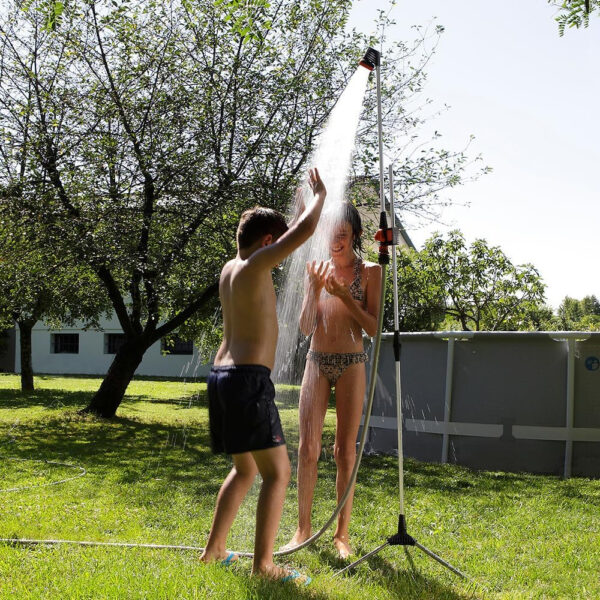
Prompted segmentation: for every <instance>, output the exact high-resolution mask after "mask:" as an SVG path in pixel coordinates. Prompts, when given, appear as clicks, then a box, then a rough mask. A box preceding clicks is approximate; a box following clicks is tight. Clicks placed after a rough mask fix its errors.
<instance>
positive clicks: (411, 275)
mask: <svg viewBox="0 0 600 600" xmlns="http://www.w3.org/2000/svg"><path fill="white" fill-rule="evenodd" d="M375 260H376V259H375ZM396 264H397V270H398V277H397V281H398V309H399V310H398V325H399V330H400V331H436V330H437V329H439V328H440V325H441V324H442V323H443V322H444V319H445V316H446V297H447V296H446V285H445V282H444V281H443V280H441V279H440V277H439V272H438V271H437V270H436V269H431V268H430V262H429V260H428V256H427V254H426V253H424V252H418V251H416V250H412V249H409V248H401V249H399V251H398V253H397V257H396ZM387 276H388V281H387V285H386V303H385V315H384V327H385V328H386V329H387V330H388V331H393V329H394V312H393V309H394V297H393V294H394V289H393V271H392V269H391V268H390V269H388V272H387Z"/></svg>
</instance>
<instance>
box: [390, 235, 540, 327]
mask: <svg viewBox="0 0 600 600" xmlns="http://www.w3.org/2000/svg"><path fill="white" fill-rule="evenodd" d="M398 282H399V285H398V289H399V294H398V300H399V306H400V323H401V329H403V330H407V329H408V330H417V331H418V330H423V329H427V330H435V329H439V328H444V329H446V328H454V326H455V325H454V324H456V325H458V328H460V329H462V330H465V331H468V330H475V331H480V330H488V331H498V330H523V329H539V328H541V327H544V326H545V325H546V324H547V323H548V318H549V314H550V316H551V311H549V309H547V307H544V305H543V300H544V289H545V286H544V284H543V283H542V280H541V278H540V276H539V274H538V272H537V271H536V269H535V268H534V267H533V266H532V265H520V266H515V265H513V264H512V263H511V262H510V260H509V259H508V257H507V256H506V255H505V254H504V253H503V252H502V250H501V249H500V248H499V247H497V246H489V245H488V244H487V242H486V241H485V240H475V241H474V242H473V243H472V244H471V246H470V247H467V244H466V242H465V239H464V236H463V235H462V234H461V233H460V232H459V231H452V232H450V233H449V234H448V237H447V239H445V238H444V237H443V236H442V235H440V234H436V235H434V236H432V237H431V238H430V239H428V240H427V241H426V243H425V246H424V248H423V249H422V250H421V251H419V252H416V251H411V250H402V251H401V252H400V256H399V259H398ZM548 313H549V314H548ZM390 319H391V315H390V316H389V317H388V321H389V320H390ZM388 326H389V325H388Z"/></svg>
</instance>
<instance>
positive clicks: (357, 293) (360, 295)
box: [350, 256, 365, 302]
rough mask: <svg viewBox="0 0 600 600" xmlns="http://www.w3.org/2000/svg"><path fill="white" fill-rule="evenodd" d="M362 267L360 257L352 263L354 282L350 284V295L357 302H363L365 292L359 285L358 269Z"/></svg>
mask: <svg viewBox="0 0 600 600" xmlns="http://www.w3.org/2000/svg"><path fill="white" fill-rule="evenodd" d="M361 265H362V259H361V258H360V257H358V256H357V257H356V260H355V261H354V280H353V281H352V283H351V284H350V295H351V296H352V298H354V300H357V301H358V302H364V300H365V291H364V290H363V289H362V287H361V285H360V267H361Z"/></svg>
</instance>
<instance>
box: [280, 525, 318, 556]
mask: <svg viewBox="0 0 600 600" xmlns="http://www.w3.org/2000/svg"><path fill="white" fill-rule="evenodd" d="M309 537H310V531H308V532H305V531H300V530H299V529H297V530H296V533H295V534H294V537H293V538H292V539H291V540H290V541H289V542H288V543H287V544H286V545H285V546H281V548H279V551H280V552H285V551H286V550H292V548H295V547H296V546H299V545H300V544H302V543H303V542H305V541H306V540H307V539H308V538H309Z"/></svg>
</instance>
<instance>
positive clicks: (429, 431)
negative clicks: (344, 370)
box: [367, 331, 600, 477]
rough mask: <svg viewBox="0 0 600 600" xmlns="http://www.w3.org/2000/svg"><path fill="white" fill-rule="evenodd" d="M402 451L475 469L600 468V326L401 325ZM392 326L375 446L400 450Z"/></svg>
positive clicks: (376, 410) (580, 471)
mask: <svg viewBox="0 0 600 600" xmlns="http://www.w3.org/2000/svg"><path fill="white" fill-rule="evenodd" d="M400 342H401V362H400V364H401V383H402V387H401V395H402V396H401V397H402V410H403V417H404V421H403V446H404V453H405V455H407V456H411V457H414V458H417V459H420V460H424V461H436V462H438V461H440V462H451V463H455V464H460V465H465V466H468V467H472V468H476V469H490V470H504V471H528V472H531V473H550V474H556V475H561V476H565V477H569V476H571V475H576V476H584V477H600V333H585V332H456V331H455V332H433V333H402V334H400ZM396 423H397V421H396V389H395V363H394V352H393V335H392V334H384V336H383V340H382V346H381V355H380V362H379V368H378V382H377V388H376V393H375V402H374V406H373V413H372V418H371V423H370V427H369V437H368V446H367V448H368V449H369V450H371V451H376V452H394V451H395V450H397V430H396Z"/></svg>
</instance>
